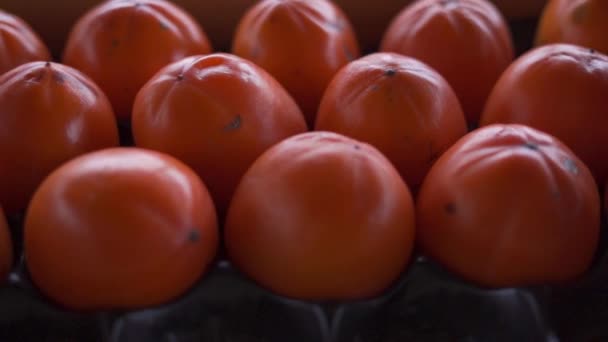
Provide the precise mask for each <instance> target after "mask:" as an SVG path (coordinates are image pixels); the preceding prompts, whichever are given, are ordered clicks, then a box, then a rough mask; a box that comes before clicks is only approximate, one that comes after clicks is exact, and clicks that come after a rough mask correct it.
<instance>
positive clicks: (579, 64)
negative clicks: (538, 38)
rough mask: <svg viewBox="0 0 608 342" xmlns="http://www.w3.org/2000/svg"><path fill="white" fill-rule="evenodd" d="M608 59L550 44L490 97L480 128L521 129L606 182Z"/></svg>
mask: <svg viewBox="0 0 608 342" xmlns="http://www.w3.org/2000/svg"><path fill="white" fill-rule="evenodd" d="M607 91H608V56H606V55H603V54H601V53H598V52H596V51H592V50H589V49H586V48H582V47H579V46H575V45H571V44H549V45H544V46H541V47H538V48H535V49H533V50H531V51H528V52H527V53H526V54H524V55H523V56H521V57H519V58H518V59H517V60H516V61H515V62H514V63H513V64H512V65H510V66H509V68H508V69H507V70H505V72H504V74H503V75H502V76H501V77H500V79H499V80H498V81H497V83H496V86H495V88H494V89H493V91H492V93H491V94H490V96H489V97H488V103H487V105H486V108H485V110H484V113H483V115H482V118H481V120H480V125H482V126H483V125H488V124H493V123H519V124H524V125H528V126H531V127H534V128H536V129H539V130H541V131H544V132H546V133H549V134H551V135H553V136H555V137H556V138H558V139H560V140H561V141H562V142H563V143H565V144H566V145H567V146H568V147H569V148H571V149H572V150H573V151H574V153H576V154H577V156H578V157H579V158H581V159H582V160H583V162H584V163H585V164H586V165H587V166H588V167H589V169H590V170H591V172H592V173H593V175H594V176H595V178H596V180H597V182H598V184H604V182H605V180H606V179H607V177H608V158H606V156H607V155H608V135H607V134H606V131H605V129H604V128H605V127H608V96H606V92H607Z"/></svg>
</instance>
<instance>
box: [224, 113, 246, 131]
mask: <svg viewBox="0 0 608 342" xmlns="http://www.w3.org/2000/svg"><path fill="white" fill-rule="evenodd" d="M241 124H242V119H241V116H240V115H238V114H237V115H236V116H235V117H234V119H232V121H230V123H229V124H228V125H226V126H225V127H224V131H226V132H230V131H234V130H237V129H239V128H240V127H241Z"/></svg>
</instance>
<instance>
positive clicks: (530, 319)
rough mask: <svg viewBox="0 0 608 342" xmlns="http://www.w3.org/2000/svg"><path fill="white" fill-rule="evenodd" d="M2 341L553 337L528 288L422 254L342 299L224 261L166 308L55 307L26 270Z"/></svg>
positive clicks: (5, 317)
mask: <svg viewBox="0 0 608 342" xmlns="http://www.w3.org/2000/svg"><path fill="white" fill-rule="evenodd" d="M0 302H2V303H3V305H2V307H1V309H0V310H1V313H0V317H2V319H1V321H0V331H1V332H0V340H2V341H40V340H41V337H42V336H44V338H45V339H44V341H58V342H59V341H99V342H106V341H107V342H126V341H146V342H156V341H158V342H178V341H179V342H186V341H187V342H190V341H193V342H194V341H197V342H198V341H218V342H219V341H243V342H247V341H260V342H261V341H294V342H299V341H302V342H303V341H319V342H330V341H331V342H334V341H335V342H346V341H349V342H350V341H353V342H355V341H361V342H363V341H369V342H393V341H395V342H397V341H403V340H404V339H407V340H408V341H446V340H455V341H557V339H556V338H555V334H554V333H553V331H552V329H551V328H550V326H549V324H548V321H547V319H546V314H545V313H544V308H543V306H542V305H541V303H540V302H539V293H537V292H536V290H531V289H500V290H481V289H477V288H475V287H472V286H470V285H468V284H466V283H463V282H460V281H458V280H456V279H454V278H453V277H452V276H450V275H449V274H448V273H446V272H444V271H443V270H441V268H440V267H438V266H436V265H434V264H433V263H432V262H429V261H428V260H426V259H424V258H422V257H420V258H418V259H417V260H416V261H415V262H414V263H413V264H412V265H411V266H410V268H409V270H408V272H407V273H406V274H405V275H404V276H403V277H402V278H401V279H400V281H399V282H398V284H396V286H394V287H393V288H392V289H391V290H390V291H388V292H387V293H386V294H385V295H383V296H381V297H379V298H375V299H373V300H366V301H359V302H351V303H344V304H328V303H309V302H303V301H298V300H292V299H287V298H283V297H280V296H276V295H274V294H272V293H270V292H268V291H265V290H263V289H261V288H259V287H258V286H256V285H255V284H253V283H252V282H250V281H249V280H247V279H245V278H243V277H242V276H241V275H240V274H239V272H238V271H236V270H235V269H233V268H232V267H231V266H230V264H229V263H228V262H226V261H221V262H219V263H218V264H217V265H216V267H215V268H214V269H213V270H212V271H211V272H210V273H209V274H208V275H207V276H205V277H204V278H203V279H201V281H200V282H199V284H198V285H197V286H195V287H194V288H193V289H191V290H190V291H189V292H188V293H187V294H185V295H184V296H182V297H181V298H179V299H178V300H176V301H174V302H172V303H169V304H167V305H165V306H162V307H156V308H149V309H144V310H138V311H131V312H102V313H95V314H79V313H74V312H69V311H65V310H63V309H61V308H59V307H56V306H54V305H53V304H51V303H50V302H48V301H47V300H46V299H45V298H44V297H42V296H41V295H40V294H39V293H38V292H37V290H36V289H35V288H34V287H33V286H32V285H31V284H30V282H29V280H28V279H27V272H25V270H24V269H23V267H19V268H18V270H16V271H15V272H13V273H12V274H11V276H10V278H9V284H8V285H7V286H5V287H3V288H2V289H0Z"/></svg>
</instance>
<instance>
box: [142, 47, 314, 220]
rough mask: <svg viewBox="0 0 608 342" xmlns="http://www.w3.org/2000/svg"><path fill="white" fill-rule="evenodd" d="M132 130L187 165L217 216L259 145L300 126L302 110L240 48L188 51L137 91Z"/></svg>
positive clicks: (147, 144) (145, 144) (302, 125)
mask: <svg viewBox="0 0 608 342" xmlns="http://www.w3.org/2000/svg"><path fill="white" fill-rule="evenodd" d="M132 129H133V138H134V140H135V144H136V145H137V146H140V147H145V148H149V149H154V150H158V151H162V152H166V153H169V154H171V155H174V156H176V157H178V158H179V159H180V160H182V161H184V162H185V163H186V164H188V165H189V166H190V167H192V168H193V169H194V170H195V171H196V172H197V174H198V175H199V176H201V177H202V179H203V180H204V181H205V184H206V185H207V186H208V187H209V191H210V192H211V195H212V197H213V199H214V202H215V203H216V207H217V208H218V214H219V216H220V220H222V221H223V216H224V213H225V211H226V208H227V206H228V204H229V202H230V198H231V197H232V193H233V192H234V188H235V187H236V186H237V184H238V182H239V180H240V178H241V176H242V175H243V173H245V171H247V168H248V167H249V166H250V165H251V163H253V161H254V160H255V159H256V158H257V157H258V156H259V155H260V154H262V152H264V150H266V149H267V148H269V147H270V146H272V145H273V144H275V143H277V142H279V141H281V140H283V139H284V138H287V137H289V136H291V135H294V134H297V133H302V132H305V131H306V123H305V121H304V117H303V115H302V112H301V111H300V109H299V108H298V106H297V104H296V103H295V102H294V100H293V98H292V97H291V96H290V95H289V94H288V93H287V91H286V90H285V89H284V88H283V87H282V86H281V85H280V84H279V83H278V82H277V81H276V80H275V79H274V78H273V77H272V76H271V75H270V74H268V73H267V72H266V71H264V70H263V69H261V68H260V67H258V66H256V65H255V64H254V63H252V62H250V61H247V60H245V59H243V58H240V57H238V56H234V55H231V54H226V53H215V54H208V55H204V56H191V57H187V58H185V59H182V60H180V61H177V62H175V63H173V64H170V65H168V66H167V67H165V68H163V69H162V70H161V71H160V72H159V73H157V74H156V75H155V76H154V77H153V78H152V79H150V81H149V82H147V83H146V84H145V85H144V86H143V87H142V89H141V91H140V92H139V93H138V94H137V97H136V100H135V105H134V107H133V118H132Z"/></svg>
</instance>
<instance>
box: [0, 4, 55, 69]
mask: <svg viewBox="0 0 608 342" xmlns="http://www.w3.org/2000/svg"><path fill="white" fill-rule="evenodd" d="M50 58H51V56H50V53H49V50H48V48H47V47H46V45H45V44H44V43H43V42H42V40H41V39H40V37H39V36H38V34H37V33H36V32H34V30H33V29H32V27H31V26H30V25H29V24H28V23H26V22H25V21H24V20H23V19H21V18H19V17H17V16H16V15H13V14H11V13H9V12H6V11H3V10H2V9H0V75H2V74H4V73H5V72H7V71H9V70H11V69H13V68H15V67H17V66H19V65H21V64H25V63H28V62H34V61H45V62H46V61H49V60H50Z"/></svg>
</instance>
